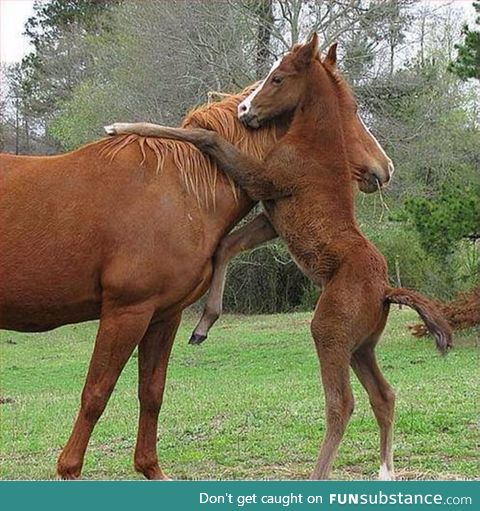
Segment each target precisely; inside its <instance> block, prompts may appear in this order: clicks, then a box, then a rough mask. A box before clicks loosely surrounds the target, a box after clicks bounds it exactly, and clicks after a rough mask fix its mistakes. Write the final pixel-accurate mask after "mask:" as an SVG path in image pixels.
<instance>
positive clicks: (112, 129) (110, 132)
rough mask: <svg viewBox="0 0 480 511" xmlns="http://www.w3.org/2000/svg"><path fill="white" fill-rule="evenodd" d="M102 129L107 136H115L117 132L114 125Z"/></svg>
mask: <svg viewBox="0 0 480 511" xmlns="http://www.w3.org/2000/svg"><path fill="white" fill-rule="evenodd" d="M103 129H104V130H105V133H106V134H107V135H110V136H113V135H116V134H117V130H116V129H115V125H114V124H110V125H109V126H104V127H103Z"/></svg>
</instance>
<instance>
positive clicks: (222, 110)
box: [98, 86, 277, 208]
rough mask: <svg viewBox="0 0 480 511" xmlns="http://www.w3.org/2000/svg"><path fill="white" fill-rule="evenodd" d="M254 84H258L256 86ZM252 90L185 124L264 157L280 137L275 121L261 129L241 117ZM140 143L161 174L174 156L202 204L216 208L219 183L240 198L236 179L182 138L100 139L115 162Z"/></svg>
mask: <svg viewBox="0 0 480 511" xmlns="http://www.w3.org/2000/svg"><path fill="white" fill-rule="evenodd" d="M253 87H254V86H253ZM251 90H252V86H251V87H248V88H247V89H245V90H243V91H242V92H240V93H239V94H232V95H229V96H227V97H225V99H223V100H222V101H219V102H212V103H207V104H205V105H202V106H200V107H198V108H195V109H193V110H192V111H190V112H189V113H188V114H187V116H186V117H185V119H184V120H183V122H182V124H181V126H182V127H201V128H205V129H210V130H214V131H216V132H217V133H219V134H220V135H222V136H223V137H224V138H225V139H227V140H228V141H229V142H232V143H233V144H235V145H236V146H237V147H238V148H239V149H240V150H242V151H244V152H246V153H248V154H250V155H252V156H254V157H256V158H258V159H263V158H264V156H265V154H266V152H267V150H268V149H269V148H270V147H271V146H272V145H273V143H274V142H275V141H276V140H277V130H276V126H275V124H269V125H267V126H265V127H262V128H260V129H256V130H251V129H247V128H246V127H245V126H244V125H243V124H242V123H241V122H240V121H239V120H238V118H237V107H238V104H239V103H240V101H242V99H244V98H245V97H246V96H247V95H248V94H249V93H250V92H251ZM133 143H136V144H138V145H139V147H140V150H141V153H142V161H141V162H139V163H140V165H143V164H144V163H145V161H146V156H147V152H150V153H152V154H153V155H154V156H155V158H156V173H157V174H158V175H160V176H161V174H162V170H163V169H164V166H165V158H166V157H167V156H170V157H171V158H172V159H173V162H174V163H175V166H176V167H177V169H178V171H179V172H180V175H181V178H182V182H183V184H184V186H185V188H186V190H187V191H188V192H189V193H191V194H193V195H194V196H195V197H196V199H197V202H198V204H199V205H201V206H203V207H205V208H208V207H210V206H212V207H213V208H214V207H215V193H216V189H217V184H218V182H223V183H224V184H226V185H227V186H228V187H229V189H230V191H231V193H232V194H233V196H234V198H235V200H238V191H239V189H238V187H237V185H236V184H235V183H234V182H233V180H232V179H231V178H230V177H229V176H227V175H226V174H225V173H224V172H223V171H221V170H220V169H219V167H218V166H217V164H216V163H215V162H214V161H213V160H212V159H211V158H210V157H208V156H205V155H204V154H203V153H202V152H200V151H199V150H198V149H197V148H196V147H195V146H194V145H192V144H190V143H188V142H181V141H178V140H170V139H162V138H157V137H141V136H138V135H119V136H115V137H112V138H106V139H102V140H100V141H99V142H98V145H99V148H100V153H101V154H102V155H103V156H105V157H107V158H109V159H110V161H112V160H113V159H114V158H115V157H116V156H117V154H118V153H119V152H120V151H121V150H122V149H124V148H125V147H127V146H129V145H130V144H133Z"/></svg>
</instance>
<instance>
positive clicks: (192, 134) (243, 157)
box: [105, 122, 292, 201]
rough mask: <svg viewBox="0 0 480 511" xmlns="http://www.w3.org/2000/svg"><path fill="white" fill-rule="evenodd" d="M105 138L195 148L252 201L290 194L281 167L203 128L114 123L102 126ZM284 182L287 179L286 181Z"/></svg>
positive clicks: (288, 184)
mask: <svg viewBox="0 0 480 511" xmlns="http://www.w3.org/2000/svg"><path fill="white" fill-rule="evenodd" d="M105 131H106V133H107V134H108V135H126V134H136V135H140V136H145V137H161V138H168V139H174V140H181V141H183V142H190V143H192V144H194V145H195V146H196V147H198V149H200V151H202V152H203V153H205V154H208V155H209V156H211V157H212V158H214V159H215V160H216V162H217V163H218V165H219V166H220V167H221V168H222V170H224V171H225V172H226V173H227V174H229V175H230V176H231V177H232V179H233V180H234V181H235V182H236V183H237V184H238V185H239V186H240V187H241V188H243V189H244V190H245V191H246V192H247V194H248V195H249V196H250V197H251V198H252V199H254V200H257V201H260V200H275V199H279V198H282V197H286V196H288V195H290V194H291V186H292V183H291V181H292V180H291V176H290V175H287V176H284V175H282V176H281V179H278V177H279V174H280V172H281V170H280V169H281V167H279V166H277V165H272V166H270V165H266V164H265V163H264V162H262V161H260V160H258V159H257V158H254V157H252V156H250V155H248V154H245V153H243V152H242V151H240V150H239V149H237V147H235V146H234V145H233V144H231V143H230V142H228V141H227V140H225V139H224V138H222V137H221V136H220V135H219V134H218V133H216V132H215V131H210V130H206V129H203V128H170V127H168V126H161V125H159V124H151V123H146V122H139V123H115V124H112V125H110V126H105ZM285 178H286V179H285Z"/></svg>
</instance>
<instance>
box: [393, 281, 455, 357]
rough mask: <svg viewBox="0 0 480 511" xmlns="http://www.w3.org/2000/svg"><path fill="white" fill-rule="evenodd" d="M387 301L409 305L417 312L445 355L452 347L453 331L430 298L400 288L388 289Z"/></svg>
mask: <svg viewBox="0 0 480 511" xmlns="http://www.w3.org/2000/svg"><path fill="white" fill-rule="evenodd" d="M385 301H386V302H388V303H398V304H401V305H407V306H408V307H411V308H412V309H414V310H416V311H417V313H418V315H419V316H420V317H421V318H422V320H423V321H424V323H425V326H426V327H427V329H428V331H429V332H430V333H431V334H432V335H433V336H434V338H435V342H436V344H437V348H438V349H439V350H440V351H441V352H442V353H445V352H446V351H447V350H448V348H450V347H451V346H452V329H451V328H450V325H449V324H448V322H447V320H446V319H445V318H444V316H443V314H442V313H441V311H440V309H439V308H438V307H437V306H436V305H435V304H434V303H433V302H432V301H431V300H429V299H428V298H426V297H425V296H423V295H421V294H420V293H416V292H415V291H411V290H410V289H405V288H400V287H388V288H387V290H386V292H385Z"/></svg>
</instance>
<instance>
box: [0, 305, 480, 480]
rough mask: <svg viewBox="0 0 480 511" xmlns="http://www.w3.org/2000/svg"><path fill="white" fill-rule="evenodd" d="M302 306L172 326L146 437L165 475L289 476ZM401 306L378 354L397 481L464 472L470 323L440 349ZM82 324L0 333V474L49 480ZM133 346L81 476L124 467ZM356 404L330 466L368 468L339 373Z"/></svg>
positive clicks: (474, 472)
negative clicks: (414, 327) (198, 341)
mask: <svg viewBox="0 0 480 511" xmlns="http://www.w3.org/2000/svg"><path fill="white" fill-rule="evenodd" d="M310 317H311V314H310V313H296V314H284V315H272V316H225V317H224V318H223V319H222V320H221V321H220V323H219V325H218V326H217V327H216V328H215V329H214V331H213V332H212V334H211V337H210V338H209V340H208V341H207V342H206V343H205V344H204V345H202V346H200V347H195V346H189V345H187V339H188V334H189V333H190V331H191V327H192V325H193V318H186V319H185V320H184V322H183V326H182V328H181V329H180V331H179V334H178V336H177V341H176V346H175V348H174V351H173V355H172V359H171V363H170V372H169V377H168V383H167V389H166V394H165V399H164V404H163V408H162V412H161V421H160V428H159V435H158V438H159V439H158V452H159V456H160V460H161V464H162V467H163V468H164V470H165V472H166V473H167V474H169V475H170V476H171V477H173V478H176V479H302V478H306V477H308V475H309V472H310V470H311V469H312V468H313V465H314V461H315V459H316V456H317V452H318V445H319V442H320V439H321V436H322V433H323V428H324V414H323V394H322V390H321V386H320V380H319V373H318V362H317V359H316V355H315V351H314V348H313V343H312V341H311V338H310V334H309V319H310ZM415 317H416V316H415V314H413V313H412V312H410V311H398V310H395V311H393V312H392V314H391V316H390V320H389V325H388V327H387V330H386V332H385V334H384V336H383V339H382V341H381V343H380V346H379V349H378V353H379V359H380V361H381V365H382V367H383V369H384V371H385V374H386V376H387V378H388V379H389V380H390V382H391V383H392V384H393V386H394V387H395V389H396V391H397V418H396V433H395V463H396V471H397V476H398V477H399V478H401V479H425V478H427V479H458V478H462V479H463V478H467V479H471V478H477V477H479V475H480V468H479V458H478V452H479V451H478V449H479V387H480V385H479V380H480V378H479V375H480V371H479V367H480V364H479V360H480V359H479V349H478V348H479V335H478V333H479V332H478V330H474V331H469V332H465V333H463V334H462V335H458V336H457V338H456V346H455V349H454V350H453V351H452V352H451V353H450V354H449V355H448V356H447V357H444V358H442V357H441V356H440V355H439V354H438V353H437V352H436V350H435V349H434V347H433V341H432V340H430V339H427V340H417V339H414V338H413V337H411V336H410V335H409V334H408V332H407V330H406V328H405V325H406V324H408V323H410V322H412V320H414V319H415ZM95 331H96V324H95V323H88V324H82V325H75V326H69V327H64V328H61V329H58V330H56V331H54V332H50V333H45V334H33V335H32V334H28V335H27V334H18V333H14V332H5V331H3V332H1V333H0V396H1V401H0V403H1V404H0V478H1V479H50V478H53V477H55V460H56V457H57V455H58V453H59V451H60V449H61V447H62V446H63V444H64V443H65V442H66V440H67V438H68V435H69V433H70V429H71V426H72V423H73V420H74V417H75V414H76V412H77V409H78V404H79V397H80V392H81V389H82V385H83V380H84V376H85V373H86V369H87V364H88V360H89V358H90V353H91V350H92V346H93V339H94V335H95ZM136 381H137V368H136V357H134V358H132V359H131V360H130V362H129V363H128V365H127V367H126V368H125V370H124V372H123V374H122V376H121V379H120V381H119V383H118V385H117V387H116V390H115V391H114V394H113V396H112V399H111V401H110V403H109V405H108V407H107V409H106V411H105V414H104V415H103V417H102V418H101V420H100V422H99V424H98V426H97V428H96V430H95V432H94V435H93V437H92V440H91V443H90V448H89V450H88V451H87V457H86V462H85V466H84V470H83V477H84V478H87V479H134V478H138V477H139V476H138V475H137V474H136V473H135V472H134V470H133V468H132V453H133V446H134V441H135V434H136V423H137V399H136V392H137V390H136ZM352 381H353V386H354V393H355V398H356V409H355V412H354V415H353V417H352V420H351V422H350V425H349V427H348V430H347V433H346V435H345V438H344V441H343V443H342V446H341V449H340V452H339V456H338V458H337V461H336V463H335V469H334V472H333V474H332V476H333V477H334V478H337V479H365V478H376V474H377V471H378V464H379V463H378V447H377V443H378V433H377V426H376V423H375V421H374V419H373V416H372V413H371V411H370V407H369V404H368V399H367V397H366V394H365V393H364V391H363V389H362V388H361V387H360V385H359V383H358V382H357V380H356V379H355V377H354V375H352Z"/></svg>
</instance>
